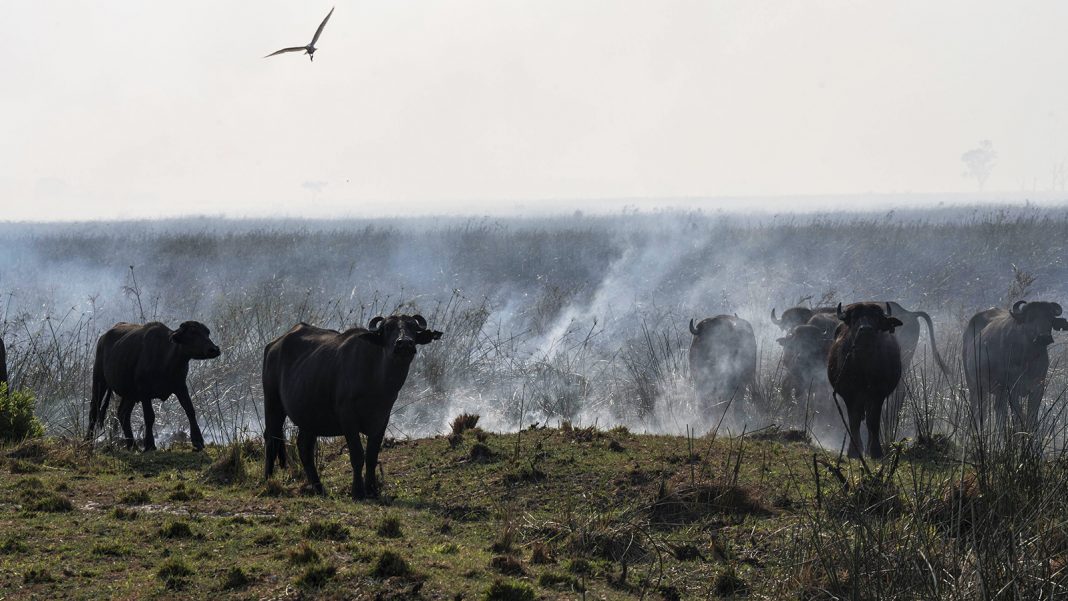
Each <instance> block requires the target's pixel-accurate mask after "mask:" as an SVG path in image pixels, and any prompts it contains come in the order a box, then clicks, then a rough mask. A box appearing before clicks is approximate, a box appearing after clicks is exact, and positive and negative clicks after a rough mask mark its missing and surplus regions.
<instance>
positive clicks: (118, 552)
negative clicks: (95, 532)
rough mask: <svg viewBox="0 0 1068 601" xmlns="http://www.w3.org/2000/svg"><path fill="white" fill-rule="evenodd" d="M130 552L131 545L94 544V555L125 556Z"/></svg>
mask: <svg viewBox="0 0 1068 601" xmlns="http://www.w3.org/2000/svg"><path fill="white" fill-rule="evenodd" d="M130 553H131V550H130V547H128V546H126V545H120V544H118V543H97V544H95V545H93V555H99V556H101V557H123V556H125V555H129V554H130Z"/></svg>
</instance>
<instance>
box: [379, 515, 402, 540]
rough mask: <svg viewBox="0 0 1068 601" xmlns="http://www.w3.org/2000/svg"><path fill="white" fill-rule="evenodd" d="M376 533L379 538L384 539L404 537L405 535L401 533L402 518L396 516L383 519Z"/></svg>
mask: <svg viewBox="0 0 1068 601" xmlns="http://www.w3.org/2000/svg"><path fill="white" fill-rule="evenodd" d="M375 532H376V533H377V534H378V536H381V537H383V538H400V537H402V536H404V533H403V532H402V531H401V523H400V518H398V517H397V516H395V515H389V516H386V517H384V518H382V521H381V522H379V523H378V527H377V528H376V529H375Z"/></svg>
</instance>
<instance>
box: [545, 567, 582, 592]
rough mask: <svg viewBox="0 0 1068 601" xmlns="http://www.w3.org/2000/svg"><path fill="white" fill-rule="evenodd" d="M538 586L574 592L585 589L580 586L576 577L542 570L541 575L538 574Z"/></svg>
mask: <svg viewBox="0 0 1068 601" xmlns="http://www.w3.org/2000/svg"><path fill="white" fill-rule="evenodd" d="M538 586H543V587H545V588H556V589H561V588H562V589H566V590H569V591H572V592H576V593H582V592H585V591H586V588H585V587H584V586H582V583H581V582H579V579H578V578H575V577H574V576H571V575H570V574H559V573H557V572H544V573H543V574H542V575H541V576H538Z"/></svg>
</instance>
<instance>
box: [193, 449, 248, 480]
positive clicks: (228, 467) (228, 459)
mask: <svg viewBox="0 0 1068 601" xmlns="http://www.w3.org/2000/svg"><path fill="white" fill-rule="evenodd" d="M245 446H246V443H245V442H233V443H230V444H229V445H227V446H226V448H224V449H223V450H222V451H221V452H220V453H219V456H218V457H216V458H215V461H213V462H212V464H211V465H209V466H208V468H207V469H206V470H204V476H203V480H204V481H205V482H208V483H211V484H220V485H228V484H236V483H239V482H244V481H245V480H247V479H248V469H247V468H246V467H245Z"/></svg>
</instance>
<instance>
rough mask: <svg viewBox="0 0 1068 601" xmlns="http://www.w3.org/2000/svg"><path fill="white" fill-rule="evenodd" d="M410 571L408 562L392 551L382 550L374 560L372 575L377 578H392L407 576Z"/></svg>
mask: <svg viewBox="0 0 1068 601" xmlns="http://www.w3.org/2000/svg"><path fill="white" fill-rule="evenodd" d="M410 572H411V568H410V567H409V566H408V562H407V561H404V558H403V557H401V556H400V555H399V554H397V553H395V552H393V551H389V550H386V551H382V554H381V555H379V556H378V561H376V562H375V570H374V575H375V576H377V577H379V578H392V577H393V576H407V575H408V574H409V573H410Z"/></svg>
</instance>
